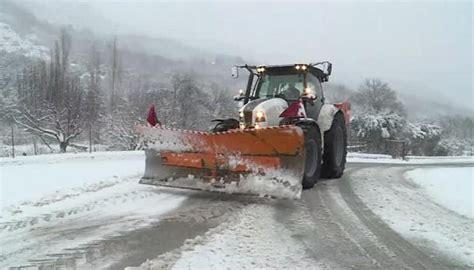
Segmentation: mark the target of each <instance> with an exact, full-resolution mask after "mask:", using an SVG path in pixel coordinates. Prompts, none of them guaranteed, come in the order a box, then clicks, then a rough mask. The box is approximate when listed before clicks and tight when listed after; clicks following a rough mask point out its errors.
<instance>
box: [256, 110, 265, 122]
mask: <svg viewBox="0 0 474 270" xmlns="http://www.w3.org/2000/svg"><path fill="white" fill-rule="evenodd" d="M265 120H266V119H265V113H264V112H262V111H257V112H256V113H255V122H265Z"/></svg>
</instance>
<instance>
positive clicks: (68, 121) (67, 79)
mask: <svg viewBox="0 0 474 270" xmlns="http://www.w3.org/2000/svg"><path fill="white" fill-rule="evenodd" d="M70 50H71V37H70V35H69V34H68V33H67V32H66V31H62V32H61V36H60V39H59V41H57V42H56V44H55V49H54V52H52V56H51V59H52V61H51V62H50V63H45V62H40V63H39V64H36V65H33V66H32V67H30V68H28V69H25V70H24V71H23V72H22V73H21V74H19V76H18V79H17V87H18V98H19V104H18V106H17V110H16V111H17V113H16V114H15V115H14V121H15V123H16V124H18V125H19V126H20V127H22V128H24V129H25V130H26V131H28V132H31V133H33V134H35V135H38V136H40V137H46V138H50V139H52V140H56V141H57V142H58V143H59V146H60V150H61V152H66V148H67V147H68V145H69V143H70V142H71V141H72V140H73V139H74V138H76V137H77V136H79V134H81V132H82V130H83V129H82V126H83V122H84V118H85V114H84V111H85V110H84V97H85V95H84V91H83V89H82V87H81V84H80V79H79V77H78V76H75V75H73V74H71V73H69V71H68V68H69V53H70Z"/></svg>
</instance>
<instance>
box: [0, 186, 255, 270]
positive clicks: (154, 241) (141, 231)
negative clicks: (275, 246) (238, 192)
mask: <svg viewBox="0 0 474 270" xmlns="http://www.w3.org/2000/svg"><path fill="white" fill-rule="evenodd" d="M136 185H137V186H138V187H139V188H140V189H141V188H144V189H145V191H146V192H145V193H147V192H148V193H149V194H147V195H146V196H145V197H144V199H145V200H146V201H147V203H146V204H143V203H141V204H140V200H141V199H142V198H141V197H140V196H142V195H143V194H140V192H136V194H137V196H138V197H139V198H137V200H138V201H137V200H129V201H121V200H118V201H116V202H119V203H118V204H116V205H113V207H114V208H121V207H124V206H125V205H126V204H128V203H131V204H136V203H137V202H138V203H139V204H138V206H143V207H148V208H153V207H156V208H160V207H161V205H163V204H166V201H167V200H172V199H173V198H175V197H178V198H185V200H184V201H183V202H182V204H181V205H180V207H179V208H177V209H175V210H172V211H170V212H168V213H165V214H160V215H158V216H157V215H156V214H155V215H153V211H147V213H150V216H148V217H144V216H137V217H132V218H130V217H128V216H127V215H117V216H106V217H103V218H100V217H99V218H96V219H94V216H97V215H100V213H94V214H93V215H91V214H86V215H77V216H75V217H71V218H70V219H66V220H61V221H60V222H57V223H54V222H50V223H54V224H47V226H45V225H44V224H40V225H38V226H36V227H33V228H24V229H18V230H16V231H11V232H10V234H13V235H12V236H11V237H9V239H7V238H6V237H4V236H5V234H3V235H2V237H1V239H2V242H3V243H7V242H8V241H17V240H18V239H28V238H31V239H33V240H34V241H33V242H32V243H29V244H27V245H24V246H23V247H20V248H18V249H16V250H12V251H3V252H4V254H3V257H0V268H2V267H3V266H8V267H13V269H23V268H21V267H29V268H28V269H45V268H48V269H49V268H51V269H56V268H57V267H62V268H65V269H123V268H125V267H126V266H130V265H140V264H141V263H142V262H143V261H146V260H147V259H151V258H155V257H156V256H158V255H159V254H162V253H165V252H168V251H170V250H173V249H176V248H179V247H180V246H182V245H183V243H184V242H185V241H186V239H192V238H194V237H196V236H198V235H200V234H203V233H205V232H206V231H208V230H209V229H210V228H213V227H215V226H217V225H218V224H220V223H222V222H223V221H225V220H226V219H227V218H228V217H229V216H230V215H232V214H233V213H234V212H235V211H239V210H240V209H241V208H242V207H243V206H244V205H246V201H247V199H245V198H244V199H239V197H234V196H228V195H223V194H209V193H207V192H195V191H173V190H170V189H162V188H156V187H149V186H143V185H138V184H136ZM163 194H165V195H164V197H163V196H162V197H161V200H155V201H153V198H154V197H157V196H159V195H163ZM107 201H108V202H113V201H114V199H112V198H110V199H109V200H107ZM108 207H110V205H109V206H108ZM114 208H106V209H105V210H111V211H113V210H114ZM144 218H145V219H147V220H145V221H143V220H142V219H144ZM41 225H42V226H41ZM20 233H22V234H20ZM88 235H93V237H88ZM3 243H2V245H3ZM45 246H47V247H49V248H48V249H47V250H43V247H45ZM32 251H36V252H32ZM15 257H17V258H19V259H13V260H12V259H9V258H15ZM22 258H23V259H22ZM2 265H3V266H2ZM17 267H20V268H17Z"/></svg>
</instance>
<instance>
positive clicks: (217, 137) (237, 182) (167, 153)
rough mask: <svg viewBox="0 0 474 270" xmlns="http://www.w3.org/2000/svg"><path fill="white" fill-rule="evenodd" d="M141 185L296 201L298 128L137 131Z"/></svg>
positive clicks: (300, 158)
mask: <svg viewBox="0 0 474 270" xmlns="http://www.w3.org/2000/svg"><path fill="white" fill-rule="evenodd" d="M138 132H139V133H140V136H141V143H142V145H143V146H144V148H145V153H146V166H145V175H144V176H143V178H142V179H141V180H140V183H142V184H151V185H158V186H168V187H177V188H186V189H199V190H210V191H221V192H228V193H242V194H255V195H269V196H274V197H284V198H299V197H300V194H301V181H302V179H303V171H304V135H303V131H302V129H301V128H299V127H296V126H280V127H269V128H261V129H245V130H238V129H236V130H231V131H227V132H220V133H207V132H195V131H187V130H177V129H168V128H164V127H145V126H139V127H138Z"/></svg>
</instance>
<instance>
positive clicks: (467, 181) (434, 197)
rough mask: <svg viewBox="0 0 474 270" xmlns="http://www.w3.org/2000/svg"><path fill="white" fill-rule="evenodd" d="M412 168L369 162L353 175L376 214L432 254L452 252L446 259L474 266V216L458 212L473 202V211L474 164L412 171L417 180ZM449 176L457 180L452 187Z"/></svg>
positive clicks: (360, 194) (354, 184) (356, 187)
mask: <svg viewBox="0 0 474 270" xmlns="http://www.w3.org/2000/svg"><path fill="white" fill-rule="evenodd" d="M406 170H407V169H406V168H404V166H391V167H387V168H386V169H384V170H380V168H376V167H369V168H364V169H362V170H359V171H357V172H355V173H353V174H352V175H351V186H352V187H353V190H354V192H355V193H356V195H357V196H358V197H359V198H360V199H361V200H362V201H363V202H364V204H365V205H367V207H368V208H369V209H370V210H371V211H372V212H373V213H374V214H376V215H377V216H379V217H380V218H381V219H382V220H383V221H384V222H385V223H386V224H387V225H388V226H390V228H392V229H393V230H394V231H396V232H397V233H398V234H400V235H401V236H403V238H405V239H407V240H408V241H410V242H411V243H412V244H414V245H415V246H420V247H421V248H422V249H424V250H427V251H428V254H427V255H429V256H438V255H439V254H443V256H446V257H444V258H441V260H443V259H446V260H448V261H449V260H453V261H456V262H461V263H463V264H464V265H465V266H466V268H472V267H474V257H473V254H474V234H473V231H474V222H473V219H472V217H470V216H468V215H460V214H458V213H457V212H460V211H462V212H466V210H467V211H469V204H471V208H470V209H471V210H470V211H472V196H473V193H472V177H471V173H472V167H471V168H464V167H463V168H456V167H453V168H429V167H427V168H418V169H415V172H408V175H410V174H411V176H413V177H416V178H417V180H412V179H405V178H404V177H403V176H406V175H407V174H405V172H406ZM438 174H439V175H438ZM446 179H450V180H449V181H446ZM414 181H415V182H414ZM427 181H429V182H428V183H427ZM454 181H456V185H454V184H453V183H454ZM420 182H422V184H421V185H419V184H418V183H420ZM446 182H450V183H451V185H452V186H451V187H447V185H448V183H446ZM454 186H458V187H459V189H466V190H468V191H466V190H463V191H461V190H459V189H456V188H454ZM441 193H444V194H441ZM457 196H466V197H465V198H458V197H457ZM454 197H456V198H454ZM447 200H454V202H448V201H447ZM461 204H462V206H460V205H461ZM448 207H449V208H448ZM451 209H453V210H454V209H456V210H455V211H457V212H455V211H453V210H451Z"/></svg>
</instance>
